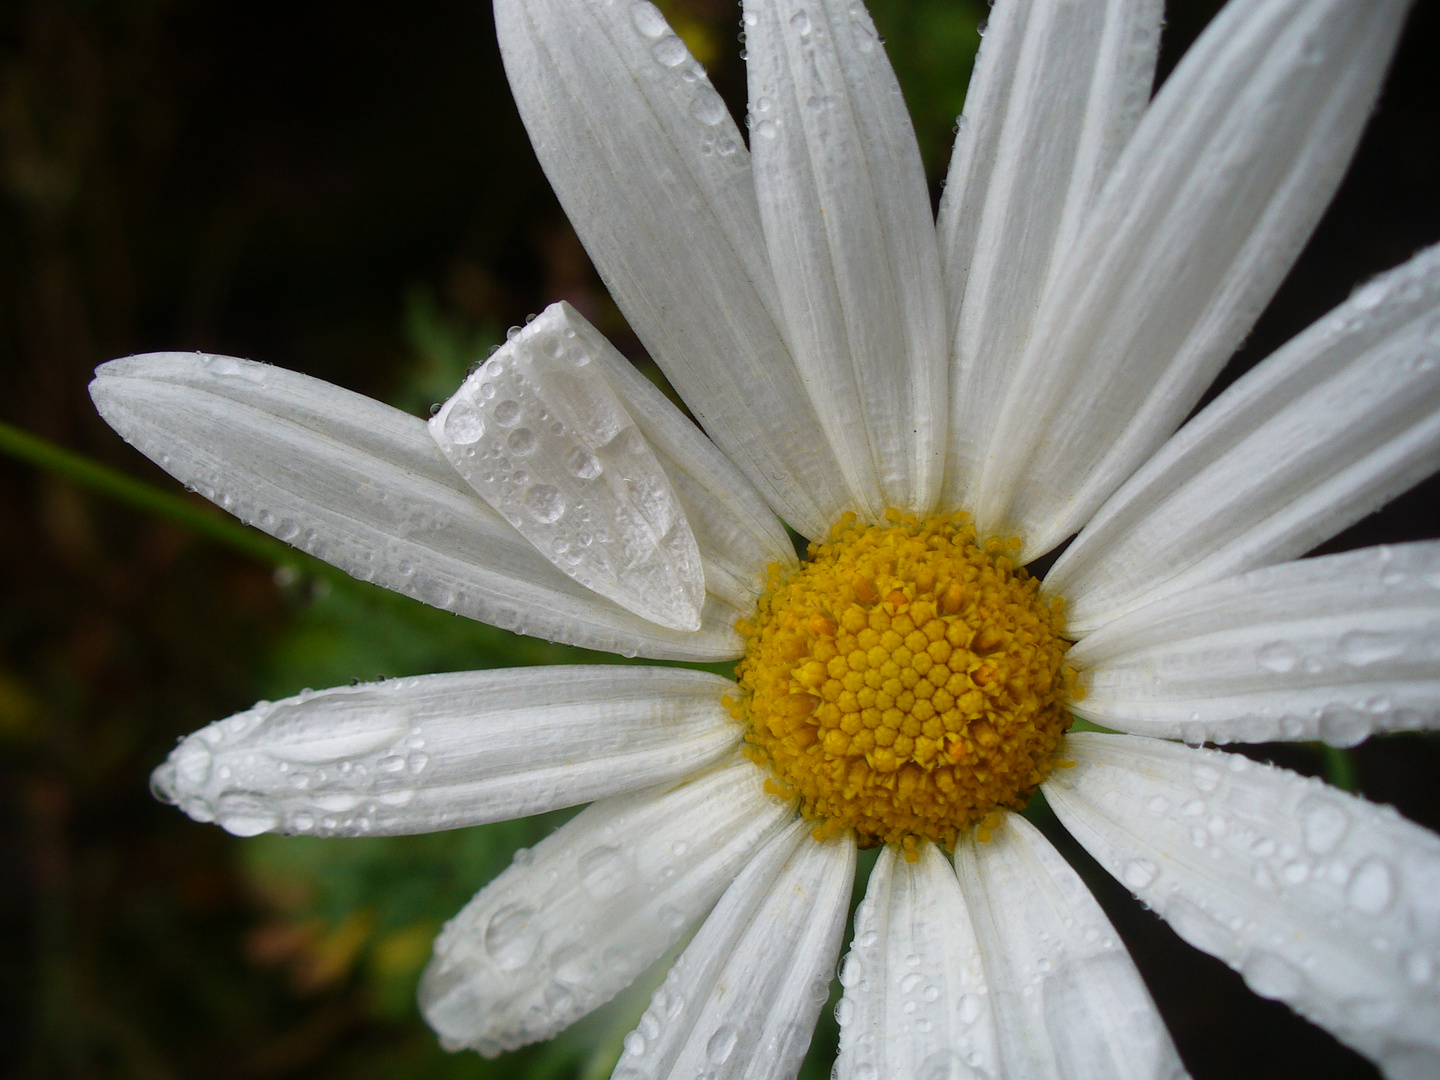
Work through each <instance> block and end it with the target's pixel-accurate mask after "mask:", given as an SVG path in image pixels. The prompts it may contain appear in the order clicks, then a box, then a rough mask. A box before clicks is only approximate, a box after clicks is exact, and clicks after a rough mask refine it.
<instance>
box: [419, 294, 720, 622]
mask: <svg viewBox="0 0 1440 1080" xmlns="http://www.w3.org/2000/svg"><path fill="white" fill-rule="evenodd" d="M566 307H568V305H561V304H553V305H551V306H550V307H549V308H547V309H546V310H545V314H544V315H542V316H541V317H540V318H537V319H535V320H534V321H532V322H531V323H530V324H529V325H528V326H526V327H525V328H524V329H523V330H521V331H520V332H519V333H518V334H515V335H513V336H512V337H511V338H510V340H508V341H507V342H506V343H505V344H504V345H502V346H501V347H500V349H499V350H498V351H497V352H496V353H495V354H494V355H493V356H491V357H490V359H489V360H487V361H486V362H485V364H484V365H483V366H482V367H481V368H480V369H479V370H478V371H476V372H475V373H474V374H473V375H471V376H470V377H469V378H467V379H466V380H465V382H464V383H463V384H462V385H461V387H460V389H458V390H456V391H455V394H454V396H453V397H451V398H450V400H449V401H447V402H445V404H444V405H443V406H442V407H441V409H440V411H439V412H437V413H436V414H435V415H434V416H433V417H431V419H430V434H431V435H432V436H433V437H434V439H435V442H436V444H437V445H438V446H439V447H440V450H441V451H442V452H443V453H444V454H445V457H446V458H447V459H448V460H449V462H450V464H451V465H453V466H455V470H456V471H457V472H458V473H459V474H460V475H461V476H463V477H464V478H465V482H466V483H468V484H469V485H470V486H471V487H473V488H474V489H475V490H476V491H477V492H479V493H480V495H481V496H482V497H484V499H485V501H486V502H488V503H489V504H490V505H491V506H493V507H494V508H495V509H496V510H498V511H500V514H501V516H503V517H504V518H505V520H506V521H508V522H510V524H511V525H513V526H515V528H516V529H517V530H519V532H520V534H521V535H522V536H524V537H525V538H526V539H527V540H529V541H530V542H531V543H532V544H534V545H535V547H536V548H537V549H538V550H539V552H540V554H542V555H544V556H545V558H547V559H549V560H550V561H551V562H552V563H554V564H555V565H556V566H557V567H558V568H559V569H560V570H561V571H562V572H563V573H565V574H568V575H569V576H570V577H573V578H574V579H575V580H576V581H578V582H580V584H582V585H584V586H586V587H587V588H590V589H594V590H595V591H596V592H598V593H599V594H600V595H601V596H604V597H606V598H607V599H609V600H613V601H614V602H615V603H617V604H619V605H620V606H621V607H623V608H625V609H626V610H628V611H633V612H635V614H637V615H640V616H642V617H644V618H646V619H649V620H650V621H651V622H655V623H659V624H660V625H661V626H666V627H669V628H671V629H672V630H698V629H699V628H700V607H701V605H702V604H703V603H704V601H705V572H704V568H703V567H702V565H701V562H700V549H699V547H698V546H697V545H696V543H695V534H694V532H693V531H692V530H691V528H690V522H689V520H688V519H687V518H686V516H685V508H684V507H683V506H681V505H680V500H679V499H678V498H676V496H675V489H674V488H672V487H671V486H670V478H669V477H668V476H667V475H666V474H665V470H664V469H663V468H661V467H660V462H659V461H658V460H657V459H656V457H655V454H654V452H653V451H652V450H651V449H650V444H649V443H648V442H647V441H646V440H645V436H644V435H642V434H641V433H640V429H639V428H638V427H637V426H636V424H635V421H634V419H633V418H632V417H631V416H630V413H629V412H628V411H627V410H626V408H625V403H624V402H623V401H621V400H620V397H619V395H618V394H616V392H615V390H614V388H613V387H612V386H611V385H610V383H609V381H608V380H607V379H606V372H605V371H604V370H603V369H602V368H601V366H600V364H598V363H596V362H595V353H596V352H597V351H599V350H598V349H597V348H596V347H595V345H594V344H592V342H591V341H588V340H585V339H582V338H581V337H580V336H579V334H578V333H577V332H576V329H575V327H576V323H577V322H578V321H580V315H579V313H578V312H576V311H574V309H570V310H569V311H568V312H567V311H566V310H565V308H566ZM595 337H596V338H599V335H598V334H597V335H595ZM599 340H600V342H601V344H602V345H603V347H604V348H605V349H608V348H609V347H610V346H609V344H608V343H606V342H604V340H603V338H600V339H599ZM620 362H622V363H623V358H620Z"/></svg>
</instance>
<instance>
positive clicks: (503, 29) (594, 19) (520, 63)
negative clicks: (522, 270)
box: [495, 0, 850, 537]
mask: <svg viewBox="0 0 1440 1080" xmlns="http://www.w3.org/2000/svg"><path fill="white" fill-rule="evenodd" d="M636 11H644V12H646V14H645V15H644V16H643V17H642V19H643V20H648V22H647V23H646V26H647V28H648V29H641V28H640V26H639V25H638V24H637V22H636V21H635V18H634V12H636ZM657 20H658V21H657ZM495 25H496V30H497V31H498V34H499V38H500V50H501V55H502V57H503V58H504V61H505V69H506V73H507V74H508V75H509V77H510V88H511V90H512V92H513V93H514V95H515V103H516V105H517V106H518V107H519V109H520V115H521V117H522V118H523V119H524V121H525V126H526V128H527V129H528V131H529V132H530V138H531V141H532V143H533V144H534V146H535V153H536V155H537V156H538V157H539V159H540V162H541V165H542V166H543V167H544V169H545V174H546V176H548V177H549V179H550V183H551V184H552V185H553V186H554V188H555V194H556V195H557V196H558V197H559V199H560V203H561V205H562V206H564V207H565V211H566V213H567V214H568V215H569V217H570V221H571V224H573V225H574V227H575V232H576V233H577V234H578V235H579V237H580V239H581V241H582V242H583V243H584V245H585V249H586V251H588V252H589V254H590V257H591V259H593V260H594V262H595V266H596V269H597V270H599V272H600V276H601V277H602V278H603V279H604V281H605V285H606V287H607V288H608V289H609V290H610V295H611V296H613V297H614V298H615V302H616V303H617V304H618V305H619V306H620V309H621V310H622V311H623V312H624V313H625V317H626V319H627V320H628V321H629V323H630V325H631V326H633V327H634V328H635V332H636V333H637V334H638V335H639V337H640V340H641V341H642V342H644V344H645V347H646V350H647V351H648V352H649V353H650V355H651V356H653V357H654V358H655V361H656V363H658V364H659V365H660V368H661V370H663V371H664V372H665V374H666V377H667V378H669V380H670V382H671V384H672V385H673V386H674V387H675V388H676V390H678V391H679V393H680V396H681V397H682V398H684V399H685V402H686V404H687V405H689V406H690V409H691V411H693V412H694V414H695V416H696V417H697V418H698V419H699V420H700V422H701V423H702V424H703V425H704V426H705V430H706V431H707V432H709V434H710V436H711V437H712V438H713V439H714V440H715V442H716V443H717V444H718V445H719V446H720V447H721V449H723V450H724V451H725V453H726V455H727V456H728V457H729V458H730V460H731V461H733V462H734V463H735V464H736V466H737V467H738V468H739V469H740V471H741V472H743V473H744V474H745V476H746V477H747V478H748V479H749V480H750V482H751V483H752V484H753V485H755V489H756V490H757V491H758V492H760V494H761V495H762V496H763V497H764V498H765V500H766V501H767V502H768V503H769V504H770V505H771V506H772V507H774V509H775V511H776V512H777V513H778V514H780V516H781V517H783V518H784V519H785V520H786V521H788V522H789V523H790V524H791V525H792V526H794V527H795V528H796V529H798V530H799V531H800V532H801V533H803V534H805V535H806V536H811V537H822V536H824V535H826V533H827V530H828V529H829V527H830V525H831V524H832V523H833V522H834V521H835V520H836V519H837V518H838V517H839V516H840V512H841V511H842V510H844V509H845V507H846V506H847V505H848V504H849V502H850V496H849V493H848V492H847V490H846V487H845V480H844V477H843V476H842V474H841V472H840V468H839V464H838V463H837V462H836V460H835V456H834V454H833V453H832V452H831V451H830V449H829V447H828V446H827V444H826V441H825V435H824V432H823V430H822V429H821V427H820V423H819V420H818V419H817V417H816V415H815V409H814V406H813V405H812V404H811V403H810V400H809V397H808V395H807V394H806V391H805V387H804V385H803V384H802V382H801V379H800V375H799V373H798V372H797V371H796V369H795V363H794V361H793V360H792V359H791V357H790V351H789V349H788V347H787V346H786V344H785V341H784V338H783V335H782V334H781V332H780V329H779V327H778V326H777V323H776V319H777V317H778V313H779V304H778V302H777V300H776V289H775V282H774V277H773V275H772V273H771V270H770V265H769V261H768V259H767V258H766V254H765V241H764V238H763V235H762V233H761V229H760V217H759V211H758V209H757V207H756V202H755V185H754V181H753V179H752V177H751V175H750V155H749V152H748V151H747V150H746V148H745V140H744V139H743V138H742V137H741V135H740V132H739V130H738V129H737V128H736V126H735V121H734V120H733V119H731V117H730V113H729V111H728V110H727V109H726V107H725V103H724V101H723V100H722V99H721V98H720V96H719V94H717V93H716V91H715V88H714V87H713V86H712V85H711V84H710V80H709V78H708V77H707V76H706V75H705V71H704V69H703V68H702V67H700V65H699V64H697V63H695V62H694V60H693V59H692V58H691V57H690V56H689V55H688V53H686V54H685V55H683V56H682V55H681V53H680V50H681V49H683V45H682V43H681V42H680V40H679V39H678V38H677V37H675V36H674V34H673V33H671V31H670V30H669V28H668V27H667V26H666V24H665V20H664V17H663V16H662V15H661V14H660V13H659V11H658V10H657V9H656V8H655V6H654V5H653V4H649V3H644V4H640V5H635V4H632V3H629V2H627V0H617V2H615V3H611V4H592V3H585V4H577V3H574V2H573V0H497V3H496V4H495ZM656 27H663V28H664V29H660V30H658V32H657V33H654V34H652V33H650V32H649V31H650V30H653V29H655V28H656ZM657 49H658V50H659V52H658V53H657ZM672 61H673V62H672Z"/></svg>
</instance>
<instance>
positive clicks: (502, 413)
mask: <svg viewBox="0 0 1440 1080" xmlns="http://www.w3.org/2000/svg"><path fill="white" fill-rule="evenodd" d="M495 422H496V423H497V424H499V425H500V426H501V427H513V426H514V425H515V424H518V423H519V422H520V403H519V402H518V401H502V402H500V404H499V405H496V406H495Z"/></svg>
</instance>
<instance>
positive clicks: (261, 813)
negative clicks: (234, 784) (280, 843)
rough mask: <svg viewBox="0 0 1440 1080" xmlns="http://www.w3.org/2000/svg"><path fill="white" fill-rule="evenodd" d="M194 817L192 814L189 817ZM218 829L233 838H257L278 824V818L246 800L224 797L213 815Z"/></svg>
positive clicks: (251, 801) (267, 810)
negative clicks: (218, 826) (218, 825)
mask: <svg viewBox="0 0 1440 1080" xmlns="http://www.w3.org/2000/svg"><path fill="white" fill-rule="evenodd" d="M190 816H191V817H194V816H195V815H194V814H191V815H190ZM215 820H216V821H217V822H219V824H220V827H221V828H222V829H224V830H225V831H226V832H228V833H230V834H232V835H233V836H259V835H260V834H261V833H263V832H269V831H270V830H271V829H274V828H275V827H276V826H278V825H279V824H280V816H279V815H278V814H276V813H275V811H273V810H271V809H269V808H268V807H265V806H261V805H260V804H259V803H257V802H254V801H253V800H251V799H248V798H235V797H233V796H226V797H224V798H222V799H221V800H220V806H219V808H218V809H217V811H216V813H215Z"/></svg>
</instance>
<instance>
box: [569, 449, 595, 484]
mask: <svg viewBox="0 0 1440 1080" xmlns="http://www.w3.org/2000/svg"><path fill="white" fill-rule="evenodd" d="M565 468H567V469H569V470H570V472H571V473H573V474H574V475H575V476H578V477H579V478H580V479H581V480H594V479H595V477H597V476H599V475H600V471H601V468H602V466H601V464H600V459H599V458H597V457H596V456H595V455H594V454H592V453H590V451H588V450H586V449H585V448H584V447H583V446H577V447H575V449H573V450H571V451H570V453H569V454H567V455H566V457H565Z"/></svg>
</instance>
